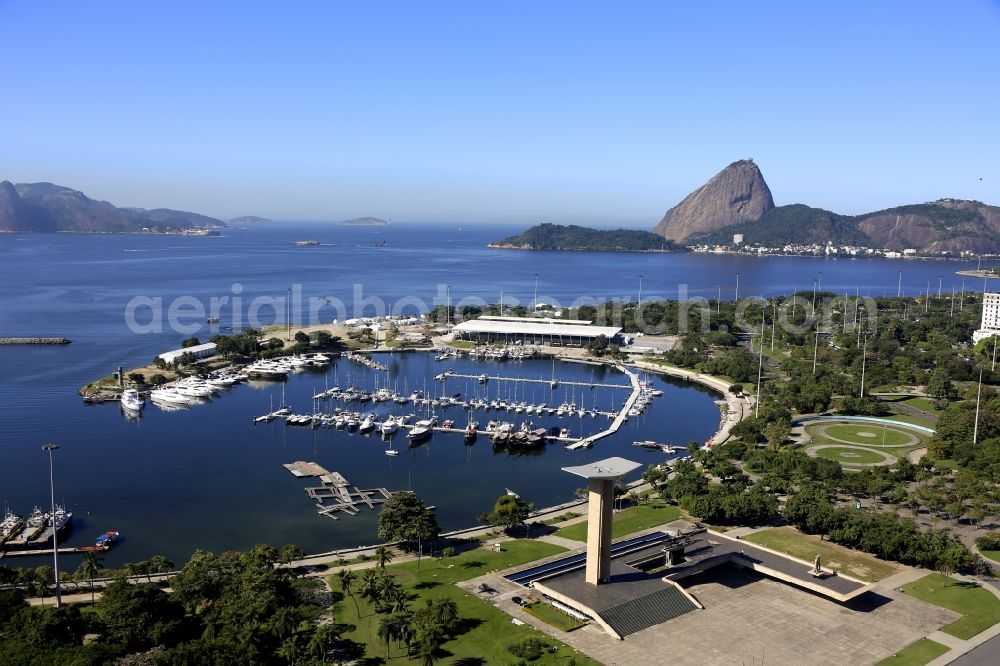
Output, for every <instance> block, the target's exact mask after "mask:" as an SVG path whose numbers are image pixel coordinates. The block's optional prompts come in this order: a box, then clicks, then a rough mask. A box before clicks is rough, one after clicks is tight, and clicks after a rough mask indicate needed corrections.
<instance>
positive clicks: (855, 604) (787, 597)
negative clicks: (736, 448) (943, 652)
mask: <svg viewBox="0 0 1000 666" xmlns="http://www.w3.org/2000/svg"><path fill="white" fill-rule="evenodd" d="M483 581H486V582H489V583H490V584H491V585H493V586H494V587H495V588H496V589H497V590H498V592H499V594H497V595H495V596H494V597H493V598H492V599H489V598H487V599H485V600H486V601H488V602H490V603H494V604H496V605H497V606H499V607H500V608H501V609H502V610H504V611H505V612H507V613H508V614H510V615H512V616H513V617H515V618H517V619H519V620H521V621H524V622H526V623H529V624H532V625H534V626H535V627H537V628H538V629H540V630H542V631H545V632H546V633H549V634H550V635H552V636H554V637H556V638H558V639H559V640H561V641H563V642H565V643H567V644H569V645H570V646H572V647H574V648H576V649H578V650H580V651H581V652H582V653H584V654H586V655H588V656H590V657H592V658H594V659H597V660H598V661H600V662H601V663H603V664H606V665H607V666H644V665H646V664H649V665H650V666H654V665H655V666H660V665H662V664H664V663H671V664H692V665H694V664H697V665H698V666H706V665H709V664H719V665H723V664H725V665H727V666H740V665H742V664H751V663H753V662H754V661H755V660H756V661H757V662H761V660H762V658H763V663H766V664H768V665H770V666H779V665H788V666H801V665H802V664H809V665H811V666H813V665H815V666H823V665H829V666H843V665H845V664H852V665H853V664H857V665H859V666H860V665H863V664H873V663H875V662H877V661H879V660H880V659H883V658H885V657H888V656H891V655H892V654H893V653H895V652H897V651H898V650H900V649H902V648H904V647H906V646H907V645H909V644H910V643H912V642H914V641H915V640H917V639H919V638H921V637H923V636H925V635H927V634H928V633H931V632H933V631H934V630H936V629H937V628H938V627H940V626H942V625H943V624H947V623H948V622H951V621H953V620H955V619H957V618H958V615H957V614H955V613H953V612H951V611H948V610H945V609H943V608H939V607H937V606H932V605H930V604H925V603H923V602H920V601H917V600H916V599H913V598H911V597H907V596H906V595H904V594H902V593H899V592H896V591H895V590H894V589H892V587H891V586H888V585H886V586H879V588H878V589H877V590H876V591H874V592H869V593H868V594H865V595H863V596H862V597H859V598H857V599H855V600H854V601H852V602H850V603H848V604H838V603H836V602H834V601H831V600H829V599H825V598H822V597H819V596H817V595H815V594H812V593H810V592H806V591H803V590H800V589H797V588H794V587H791V586H789V585H787V584H785V583H781V582H777V581H774V580H770V579H767V578H764V577H761V576H759V575H758V574H755V573H753V572H749V571H745V570H740V569H738V568H736V567H732V566H721V567H718V568H716V569H714V570H711V571H708V572H705V573H702V574H698V575H695V576H691V577H690V578H687V579H685V580H684V581H683V585H684V587H685V589H686V590H687V591H688V592H689V593H691V594H692V595H693V596H694V597H695V598H696V599H697V600H698V601H699V602H700V603H701V604H702V605H703V606H704V607H705V608H704V610H697V611H694V612H691V613H687V614H686V615H683V616H681V617H678V618H676V619H673V620H670V621H668V622H665V623H663V624H659V625H656V626H654V627H650V628H648V629H644V630H642V631H640V632H637V633H634V634H631V635H629V636H628V637H627V638H626V639H625V640H624V641H619V640H616V639H615V638H612V637H611V636H609V635H607V634H606V633H605V632H604V630H603V629H601V627H599V626H597V625H595V624H589V625H587V626H586V627H583V628H582V629H578V630H577V631H573V632H569V633H566V632H562V631H558V630H556V629H554V628H553V627H551V626H549V625H546V624H544V623H542V622H540V621H539V620H537V619H535V618H533V617H532V616H530V615H528V614H527V613H525V612H524V611H523V610H522V609H521V608H519V607H518V606H516V605H515V604H513V603H512V602H511V601H510V598H511V597H512V596H513V595H521V596H524V595H525V592H526V590H525V589H524V588H521V587H519V586H515V585H512V584H510V583H509V582H508V581H505V580H504V579H503V578H502V577H500V576H497V575H491V576H487V577H484V578H482V579H477V580H476V581H469V582H468V583H467V584H466V585H467V586H468V589H470V590H471V589H473V588H474V587H475V586H478V584H479V582H483Z"/></svg>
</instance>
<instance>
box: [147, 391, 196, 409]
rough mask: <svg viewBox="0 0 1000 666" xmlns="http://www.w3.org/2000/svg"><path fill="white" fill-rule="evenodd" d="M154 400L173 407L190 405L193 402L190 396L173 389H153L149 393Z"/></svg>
mask: <svg viewBox="0 0 1000 666" xmlns="http://www.w3.org/2000/svg"><path fill="white" fill-rule="evenodd" d="M149 397H150V398H152V399H153V400H156V401H159V402H164V403H168V404H172V405H189V404H191V403H192V402H193V400H192V399H191V397H190V396H187V395H183V394H181V393H179V392H178V391H177V389H172V388H162V389H153V390H152V391H150V393H149Z"/></svg>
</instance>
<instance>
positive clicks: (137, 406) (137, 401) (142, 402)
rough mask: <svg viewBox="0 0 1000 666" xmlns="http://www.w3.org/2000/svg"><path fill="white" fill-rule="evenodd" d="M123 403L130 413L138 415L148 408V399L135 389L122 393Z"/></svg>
mask: <svg viewBox="0 0 1000 666" xmlns="http://www.w3.org/2000/svg"><path fill="white" fill-rule="evenodd" d="M121 403H122V407H124V408H125V409H127V410H128V411H130V412H134V413H138V412H141V411H142V408H143V407H145V406H146V399H145V398H143V397H142V396H141V395H139V392H138V391H137V390H135V389H125V390H124V391H123V392H122V397H121Z"/></svg>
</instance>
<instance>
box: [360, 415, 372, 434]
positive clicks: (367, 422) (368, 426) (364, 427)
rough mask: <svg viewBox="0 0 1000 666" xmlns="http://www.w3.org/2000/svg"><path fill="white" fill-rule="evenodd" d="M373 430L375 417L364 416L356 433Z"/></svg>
mask: <svg viewBox="0 0 1000 666" xmlns="http://www.w3.org/2000/svg"><path fill="white" fill-rule="evenodd" d="M374 429H375V415H374V414H371V413H369V414H366V415H365V418H364V419H363V420H362V421H361V425H359V426H358V431H360V432H370V431H372V430H374Z"/></svg>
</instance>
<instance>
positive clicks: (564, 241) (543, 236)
mask: <svg viewBox="0 0 1000 666" xmlns="http://www.w3.org/2000/svg"><path fill="white" fill-rule="evenodd" d="M489 247H495V248H501V249H511V250H591V251H604V252H684V251H686V250H687V248H685V247H684V246H683V245H679V244H677V243H675V242H674V241H671V240H666V239H665V238H663V237H662V236H657V235H656V234H654V233H650V232H648V231H638V230H635V229H612V230H604V229H590V228H588V227H580V226H576V225H568V226H564V225H561V224H548V223H546V224H539V225H536V226H534V227H531V228H530V229H528V230H527V231H525V232H524V233H522V234H518V235H517V236H511V237H509V238H504V239H503V240H499V241H496V242H494V243H490V244H489Z"/></svg>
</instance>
